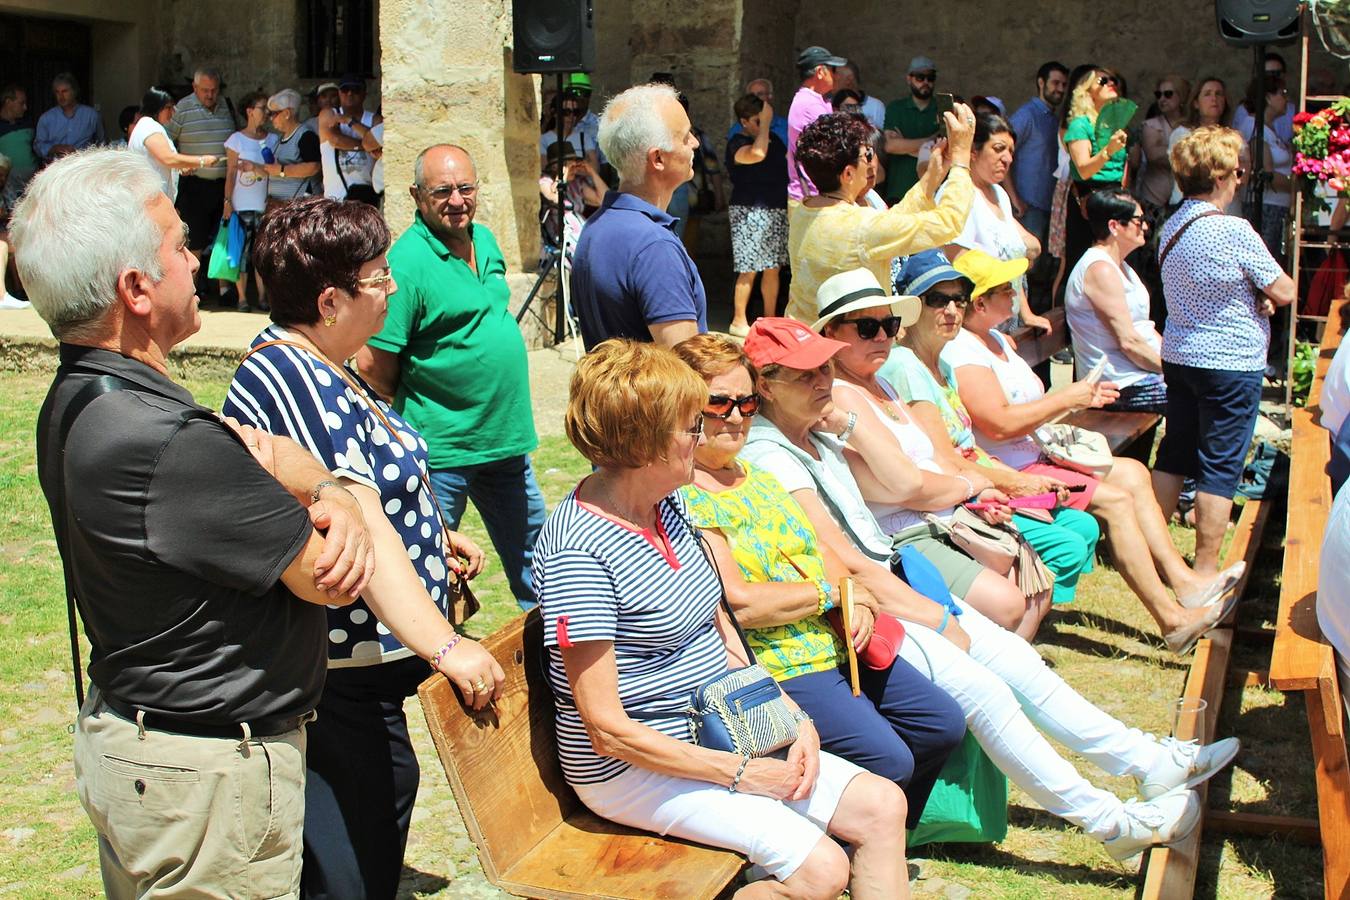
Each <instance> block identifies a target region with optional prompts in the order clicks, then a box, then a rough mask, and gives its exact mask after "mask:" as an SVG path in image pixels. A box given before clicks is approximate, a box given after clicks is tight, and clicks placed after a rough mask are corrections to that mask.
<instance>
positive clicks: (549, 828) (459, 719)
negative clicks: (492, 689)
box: [417, 612, 745, 900]
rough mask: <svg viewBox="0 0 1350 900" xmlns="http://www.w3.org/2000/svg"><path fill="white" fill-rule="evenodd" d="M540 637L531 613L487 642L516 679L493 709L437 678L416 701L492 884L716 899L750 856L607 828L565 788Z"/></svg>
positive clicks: (566, 894)
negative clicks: (468, 700) (479, 706)
mask: <svg viewBox="0 0 1350 900" xmlns="http://www.w3.org/2000/svg"><path fill="white" fill-rule="evenodd" d="M542 631H543V625H542V622H541V620H540V618H539V614H538V613H537V612H531V613H529V614H528V615H525V616H521V617H519V618H517V619H515V620H514V621H512V622H511V623H509V624H508V625H506V626H504V627H503V628H502V629H501V630H500V631H498V632H496V633H495V634H493V635H492V636H491V637H489V638H487V639H486V640H485V641H484V642H483V646H484V647H485V648H486V649H487V650H488V652H490V653H491V654H492V655H493V657H495V658H496V660H497V662H498V663H499V664H501V667H502V669H503V670H504V671H505V672H506V686H505V689H504V690H503V693H502V696H501V699H500V700H498V702H497V703H496V704H495V706H494V707H490V708H488V709H486V710H483V711H482V712H478V713H475V712H474V711H473V710H472V709H470V708H469V707H467V706H465V705H464V704H463V703H462V702H461V701H460V698H459V694H458V693H457V692H456V691H455V689H454V687H453V686H452V685H451V684H450V682H448V681H446V679H444V678H442V677H441V676H439V675H435V676H432V677H431V678H428V679H427V680H426V681H425V682H423V683H422V685H421V687H419V688H418V691H417V694H418V697H419V698H420V699H421V701H422V709H423V711H424V712H425V714H426V719H427V727H428V729H429V730H430V732H431V737H432V740H433V741H434V742H435V744H436V752H437V754H438V755H439V756H440V759H441V764H442V765H443V766H444V767H445V774H446V776H447V777H448V778H449V780H450V786H451V788H452V789H453V790H454V794H455V802H456V803H457V804H458V805H459V811H460V814H461V815H462V816H463V817H464V824H465V826H466V827H467V829H468V832H469V836H470V837H471V838H472V839H473V841H474V843H475V844H476V845H477V847H478V858H479V861H480V862H481V863H482V865H483V872H484V874H486V875H487V878H488V880H489V881H490V882H492V884H494V885H496V886H497V887H499V888H501V889H503V890H506V891H510V892H511V893H513V894H516V895H517V896H522V897H546V898H572V897H578V898H579V897H603V898H615V900H617V898H633V900H639V898H641V900H647V898H668V900H685V898H712V897H716V896H717V895H718V894H719V893H720V892H721V891H722V890H723V889H724V888H725V887H726V886H727V885H728V884H729V883H730V882H731V881H732V880H733V879H734V878H735V877H736V876H737V874H738V873H739V872H740V871H741V869H742V868H743V867H744V865H745V861H744V860H743V859H742V858H741V857H739V856H737V855H736V854H734V853H729V852H727V851H724V850H716V849H713V848H710V847H704V846H700V845H697V844H691V843H687V842H685V841H678V840H673V839H667V838H663V837H661V836H660V835H656V834H651V833H648V832H641V831H635V830H633V829H630V828H625V827H623V826H621V825H616V824H614V823H613V822H609V821H606V820H604V819H601V818H599V817H598V816H596V815H594V814H593V813H591V812H590V811H589V810H588V809H586V807H585V806H583V805H582V803H581V801H580V800H578V799H577V796H576V794H575V793H574V792H573V791H572V789H571V788H570V787H569V786H568V785H567V782H566V781H565V780H564V779H563V775H562V770H561V768H560V766H559V764H558V756H557V750H556V747H555V741H554V722H553V715H554V709H553V693H552V690H551V689H550V688H549V686H548V684H547V682H546V681H545V679H544V674H543V671H542V650H541V645H542V639H543V638H542Z"/></svg>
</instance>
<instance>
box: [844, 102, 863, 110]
mask: <svg viewBox="0 0 1350 900" xmlns="http://www.w3.org/2000/svg"><path fill="white" fill-rule="evenodd" d="M860 109H862V107H861V106H860V105H858V104H857V103H841V104H839V111H840V112H857V111H858V110H860Z"/></svg>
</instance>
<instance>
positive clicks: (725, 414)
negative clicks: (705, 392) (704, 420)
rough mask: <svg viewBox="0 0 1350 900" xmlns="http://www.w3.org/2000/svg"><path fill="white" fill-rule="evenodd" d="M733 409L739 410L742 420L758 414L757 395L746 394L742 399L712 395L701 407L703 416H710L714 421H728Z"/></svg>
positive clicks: (724, 395)
mask: <svg viewBox="0 0 1350 900" xmlns="http://www.w3.org/2000/svg"><path fill="white" fill-rule="evenodd" d="M733 409H739V410H740V411H741V417H742V418H745V419H748V418H750V417H751V416H753V415H754V414H755V413H757V412H759V394H746V395H745V396H744V397H728V396H727V395H726V394H712V395H710V396H709V397H708V402H707V403H706V404H704V406H703V414H704V415H705V416H712V417H713V418H714V419H729V418H731V411H732V410H733Z"/></svg>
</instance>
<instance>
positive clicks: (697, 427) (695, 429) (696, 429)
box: [675, 413, 703, 437]
mask: <svg viewBox="0 0 1350 900" xmlns="http://www.w3.org/2000/svg"><path fill="white" fill-rule="evenodd" d="M675 433H676V434H687V435H690V436H692V437H703V413H699V414H698V416H697V417H696V418H695V419H694V424H693V425H692V426H691V427H689V428H676V429H675Z"/></svg>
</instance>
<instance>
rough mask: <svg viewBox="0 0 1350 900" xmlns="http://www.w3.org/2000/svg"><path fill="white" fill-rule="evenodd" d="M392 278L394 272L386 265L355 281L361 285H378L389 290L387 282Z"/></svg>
mask: <svg viewBox="0 0 1350 900" xmlns="http://www.w3.org/2000/svg"><path fill="white" fill-rule="evenodd" d="M393 280H394V273H393V272H391V271H390V270H389V268H388V267H387V266H386V267H385V268H383V269H380V270H379V271H378V272H376V273H375V274H374V275H367V276H366V277H365V278H358V279H356V283H357V284H359V285H361V286H362V287H378V288H384V289H385V290H389V283H390V282H391V281H393Z"/></svg>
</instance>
